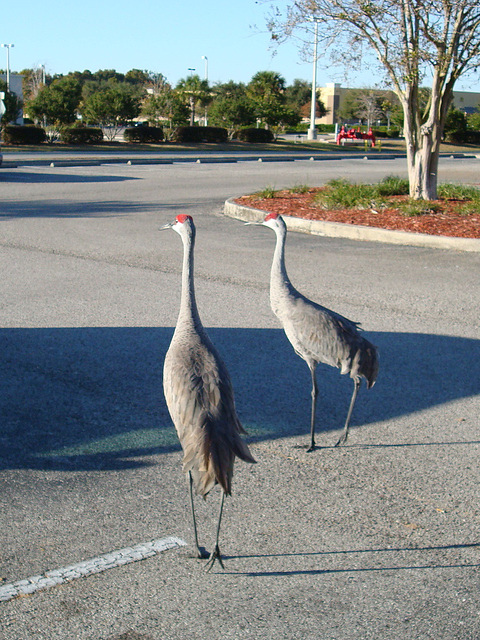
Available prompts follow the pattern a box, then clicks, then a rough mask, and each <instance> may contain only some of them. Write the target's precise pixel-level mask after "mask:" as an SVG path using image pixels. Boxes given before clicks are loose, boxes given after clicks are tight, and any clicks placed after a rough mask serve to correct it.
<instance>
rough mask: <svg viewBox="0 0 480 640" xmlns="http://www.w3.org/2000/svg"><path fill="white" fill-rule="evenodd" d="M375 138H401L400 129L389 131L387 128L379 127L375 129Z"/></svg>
mask: <svg viewBox="0 0 480 640" xmlns="http://www.w3.org/2000/svg"><path fill="white" fill-rule="evenodd" d="M373 135H374V136H375V138H399V137H400V129H398V128H396V129H388V128H387V127H377V128H376V129H373Z"/></svg>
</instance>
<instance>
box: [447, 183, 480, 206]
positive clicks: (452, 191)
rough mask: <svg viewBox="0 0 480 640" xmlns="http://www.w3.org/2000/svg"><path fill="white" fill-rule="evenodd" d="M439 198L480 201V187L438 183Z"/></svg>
mask: <svg viewBox="0 0 480 640" xmlns="http://www.w3.org/2000/svg"><path fill="white" fill-rule="evenodd" d="M437 194H438V197H439V198H451V199H453V200H462V201H468V200H472V201H475V202H477V204H478V203H479V202H480V189H477V188H476V187H470V186H468V185H465V184H451V183H442V184H439V185H438V189H437Z"/></svg>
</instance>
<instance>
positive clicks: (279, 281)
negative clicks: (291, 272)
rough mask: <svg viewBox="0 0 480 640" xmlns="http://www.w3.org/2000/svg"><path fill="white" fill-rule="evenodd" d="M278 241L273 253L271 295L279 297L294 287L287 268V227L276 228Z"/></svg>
mask: <svg viewBox="0 0 480 640" xmlns="http://www.w3.org/2000/svg"><path fill="white" fill-rule="evenodd" d="M275 235H276V237H277V242H276V245H275V252H274V254H273V262H272V269H271V272H270V296H271V297H277V296H278V295H282V294H283V295H284V294H285V293H288V292H290V291H291V289H292V285H291V282H290V280H289V278H288V275H287V269H286V268H285V240H286V238H287V230H286V228H280V229H275Z"/></svg>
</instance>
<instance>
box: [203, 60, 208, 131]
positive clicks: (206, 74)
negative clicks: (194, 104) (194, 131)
mask: <svg viewBox="0 0 480 640" xmlns="http://www.w3.org/2000/svg"><path fill="white" fill-rule="evenodd" d="M202 60H205V82H208V58H207V56H202ZM204 122H205V126H208V115H207V107H205V117H204Z"/></svg>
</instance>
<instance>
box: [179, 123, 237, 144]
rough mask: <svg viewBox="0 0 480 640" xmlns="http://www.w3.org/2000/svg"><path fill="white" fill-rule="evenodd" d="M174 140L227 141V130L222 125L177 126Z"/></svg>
mask: <svg viewBox="0 0 480 640" xmlns="http://www.w3.org/2000/svg"><path fill="white" fill-rule="evenodd" d="M172 140H173V141H174V142H217V143H218V142H227V141H228V131H227V130H226V129H224V128H223V127H177V129H176V130H175V132H174V133H173V136H172Z"/></svg>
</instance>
